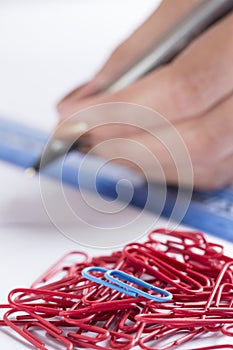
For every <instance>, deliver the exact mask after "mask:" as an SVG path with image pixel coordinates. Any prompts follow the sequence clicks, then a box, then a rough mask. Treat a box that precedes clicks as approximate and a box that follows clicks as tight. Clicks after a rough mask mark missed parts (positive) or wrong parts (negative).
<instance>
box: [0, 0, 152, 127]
mask: <svg viewBox="0 0 233 350" xmlns="http://www.w3.org/2000/svg"><path fill="white" fill-rule="evenodd" d="M158 3H159V1H158V0H111V1H109V0H40V1H32V0H0V117H7V118H10V119H13V120H18V121H20V122H23V123H25V124H28V125H33V126H35V127H36V128H39V129H45V130H50V129H51V127H52V126H53V125H54V124H55V121H56V111H55V104H56V102H57V101H58V100H59V99H60V98H61V97H63V95H64V94H66V93H67V92H69V91H70V90H71V89H73V88H74V87H76V86H77V85H79V84H81V83H83V82H84V81H86V80H88V79H90V78H91V77H92V75H93V74H94V73H95V72H96V71H97V70H98V69H99V67H100V66H101V65H102V64H103V62H104V61H105V59H106V58H107V57H108V55H109V54H110V53H111V51H112V50H113V49H114V47H115V46H116V45H117V44H119V43H120V42H121V41H122V40H123V39H124V38H125V37H127V36H128V35H129V34H130V33H131V32H132V31H133V30H134V29H135V27H137V26H138V25H139V24H140V23H141V22H142V21H143V20H144V19H145V18H146V17H147V16H148V15H149V14H150V13H151V12H152V11H153V10H154V9H155V7H156V5H157V4H158Z"/></svg>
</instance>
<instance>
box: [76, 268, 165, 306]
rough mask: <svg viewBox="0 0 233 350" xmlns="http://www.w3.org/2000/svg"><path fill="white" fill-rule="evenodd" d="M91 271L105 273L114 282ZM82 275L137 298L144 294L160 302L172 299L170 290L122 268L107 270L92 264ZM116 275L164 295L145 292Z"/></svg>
mask: <svg viewBox="0 0 233 350" xmlns="http://www.w3.org/2000/svg"><path fill="white" fill-rule="evenodd" d="M90 272H102V273H103V274H104V277H105V278H106V279H107V280H108V281H110V282H112V283H110V282H108V281H104V280H102V279H101V278H98V277H95V276H93V275H91V274H90ZM82 275H83V276H84V277H85V278H87V279H89V280H91V281H93V282H96V283H98V284H101V285H103V286H105V287H108V288H111V289H114V290H117V291H118V292H121V293H124V294H127V295H130V296H132V297H135V298H137V297H138V296H142V297H144V298H146V299H150V300H153V301H156V302H159V303H161V302H166V301H169V300H171V299H172V294H171V293H170V292H168V291H167V290H165V289H161V288H158V287H155V286H153V285H151V284H149V283H147V282H144V281H142V280H141V279H139V278H136V277H134V276H131V275H129V274H128V273H125V272H123V271H120V270H107V269H105V268H103V267H98V266H90V267H86V268H85V269H83V270H82ZM115 277H117V278H120V279H122V280H124V281H126V282H130V283H134V284H136V285H137V286H140V287H142V288H146V289H148V290H151V291H153V292H155V293H160V294H162V295H164V297H159V296H155V295H152V294H149V293H147V292H144V291H142V290H140V289H138V288H135V287H133V286H130V285H128V284H127V283H125V282H122V281H120V280H119V279H117V278H115Z"/></svg>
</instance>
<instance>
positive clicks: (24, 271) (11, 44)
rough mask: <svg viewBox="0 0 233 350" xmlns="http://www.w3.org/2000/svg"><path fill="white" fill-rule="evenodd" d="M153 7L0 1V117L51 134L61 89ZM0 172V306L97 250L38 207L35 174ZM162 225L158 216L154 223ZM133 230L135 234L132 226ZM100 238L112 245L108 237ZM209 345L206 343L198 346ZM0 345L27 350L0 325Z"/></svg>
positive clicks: (5, 168)
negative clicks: (70, 254)
mask: <svg viewBox="0 0 233 350" xmlns="http://www.w3.org/2000/svg"><path fill="white" fill-rule="evenodd" d="M155 3H157V1H154V2H151V1H149V0H148V1H145V0H122V1H119V0H112V1H111V2H109V1H108V0H98V1H92V0H79V1H76V0H70V1H69V2H67V1H65V0H59V1H55V2H54V1H52V0H47V1H42V2H38V3H34V2H33V4H32V2H30V1H27V0H20V1H19V0H17V1H13V0H12V1H8V0H2V1H1V6H2V8H1V11H0V12H1V13H0V17H1V18H0V44H1V64H0V76H1V79H0V96H1V102H0V114H1V115H3V116H4V117H6V116H9V118H10V119H15V120H18V121H21V122H24V123H26V124H29V125H33V126H35V127H37V128H40V129H44V130H50V128H51V127H52V125H53V124H54V123H55V121H56V113H55V109H54V105H55V103H56V101H58V100H59V98H60V97H61V96H62V95H63V94H64V93H65V92H66V91H69V90H70V89H72V88H73V87H75V86H76V85H78V84H79V83H81V82H83V81H85V80H86V79H88V78H90V77H91V76H92V74H93V73H94V72H95V71H96V70H97V69H98V67H99V66H100V65H101V64H102V63H103V61H104V60H105V58H106V57H107V56H108V55H109V53H110V51H111V50H112V49H113V47H114V46H115V45H116V44H117V43H118V42H120V41H121V40H122V39H123V38H124V37H125V36H127V35H128V33H129V32H130V31H132V30H133V28H135V27H136V25H137V24H138V23H140V22H141V21H142V19H143V18H144V17H145V16H146V15H147V14H148V13H149V12H150V11H151V10H152V9H153V8H154V7H155ZM119 23H120V25H119ZM0 169H1V170H0V179H1V181H0V193H1V196H0V244H1V252H0V281H1V292H0V303H1V302H6V296H7V294H8V292H9V291H10V290H11V289H13V288H16V287H28V286H29V285H30V284H31V282H32V281H33V280H34V279H35V278H36V277H37V276H38V275H40V274H41V273H42V272H43V271H44V270H45V269H46V268H48V267H49V266H50V264H52V263H53V262H54V261H56V260H57V259H58V258H59V257H60V256H61V255H63V254H64V253H65V252H67V251H70V250H74V249H77V250H80V249H81V250H85V251H87V252H88V253H89V254H90V255H97V254H102V253H103V251H102V250H99V249H91V248H87V247H83V246H79V245H78V244H77V243H75V242H73V241H71V240H69V239H68V238H67V237H65V236H64V235H62V234H61V233H60V232H59V230H58V229H57V228H56V227H55V226H54V225H53V224H52V223H51V221H50V220H49V217H48V215H47V213H46V210H45V207H44V206H43V203H42V199H41V193H40V186H39V181H38V178H37V177H36V178H34V179H28V178H27V177H26V176H25V174H24V173H23V171H22V169H19V168H17V167H14V166H12V165H9V164H6V163H3V162H0ZM46 181H48V184H49V188H50V189H49V191H51V195H53V196H54V203H56V210H57V220H60V221H62V222H66V221H67V220H68V219H67V217H66V216H65V214H64V213H61V211H59V202H57V201H56V186H57V185H55V184H53V182H52V181H51V180H46ZM66 191H67V195H68V196H69V198H70V200H74V201H76V203H78V202H79V201H81V198H80V194H79V193H78V191H76V190H75V189H70V188H69V189H68V188H67V190H66ZM94 200H95V196H93V201H94ZM86 210H87V209H85V208H82V209H81V211H80V213H79V214H80V215H81V214H82V215H83V216H84V217H87V216H88V211H86ZM138 212H139V210H138V209H136V208H127V210H125V211H124V213H123V214H122V217H121V220H122V222H123V221H124V220H125V218H126V217H127V218H128V217H134V216H135V215H137V214H138ZM82 215H81V216H82ZM91 220H92V224H96V225H100V226H101V225H102V224H103V221H104V222H105V225H106V226H108V225H109V226H111V224H112V221H111V220H112V218H111V217H110V216H108V215H106V217H105V218H104V219H103V218H102V217H101V220H100V217H99V215H98V213H96V215H93V216H92V217H91ZM152 220H154V215H153V214H151V213H147V214H145V215H144V216H143V220H142V222H141V225H142V226H141V227H142V229H143V227H145V225H146V224H147V223H148V224H149V223H151V221H152ZM100 221H101V222H100ZM165 223H166V222H165V221H164V220H163V219H161V220H160V222H159V223H158V225H160V226H162V225H163V224H165ZM67 225H74V227H75V229H77V232H79V234H80V236H82V235H83V237H84V236H85V237H89V239H90V240H91V238H92V237H93V236H92V235H93V227H91V226H90V225H88V224H85V222H83V221H82V220H75V222H67ZM135 229H136V226H135ZM137 229H140V227H138V223H137ZM133 231H134V229H133V226H132V227H131V230H128V231H125V232H123V236H124V239H125V240H126V241H127V240H131V239H132V237H133V235H134V232H133ZM120 233H121V230H120V229H119V231H118V234H120ZM119 237H120V236H119ZM105 239H109V243H111V235H109V236H108V237H107V236H106V237H105ZM211 239H212V240H215V241H217V242H220V243H223V244H225V242H222V241H221V240H217V239H215V238H213V237H211ZM122 243H123V241H122ZM226 251H227V253H229V254H232V252H233V245H232V244H230V243H227V244H226ZM105 252H107V250H105ZM214 336H215V335H214V334H213V335H212V336H211V340H213V339H214V340H215V341H216V344H217V343H219V344H221V343H223V342H228V343H230V341H231V339H230V340H228V339H226V338H225V339H224V337H222V338H221V339H220V338H218V337H216V338H214ZM208 342H209V340H208V339H207V340H206V341H205V344H208ZM0 344H1V349H4V350H13V349H17V350H21V349H32V347H31V346H30V345H28V344H27V343H26V342H25V341H24V340H22V339H20V338H19V337H18V336H17V335H16V334H13V333H12V332H11V331H10V330H9V329H7V328H3V327H0ZM198 344H199V343H196V344H195V346H198ZM201 345H204V344H203V343H200V346H201ZM57 349H58V348H57ZM180 349H181V347H180ZM183 349H185V347H184V348H183ZM186 350H187V349H186Z"/></svg>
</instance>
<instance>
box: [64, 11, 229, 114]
mask: <svg viewBox="0 0 233 350" xmlns="http://www.w3.org/2000/svg"><path fill="white" fill-rule="evenodd" d="M232 29H233V14H231V15H228V16H227V18H225V19H224V20H222V21H220V22H219V23H217V24H216V25H215V26H214V27H213V28H211V29H209V30H208V31H207V32H206V33H204V34H203V35H202V36H201V37H200V38H198V39H197V40H196V41H195V42H194V43H193V44H191V45H190V47H189V48H187V50H185V51H184V53H183V54H181V55H180V56H178V57H177V59H176V60H175V61H174V63H172V64H169V65H167V66H165V67H163V68H160V69H158V70H156V71H154V72H153V73H151V74H149V75H148V76H146V77H144V78H142V79H140V80H139V81H137V82H135V83H134V84H132V85H131V86H128V87H126V88H124V89H122V90H121V91H118V92H115V93H108V94H104V95H100V96H94V97H92V98H87V99H85V100H82V101H80V102H79V104H78V105H77V103H76V101H70V103H69V105H66V107H65V108H64V109H63V110H61V111H60V112H61V115H62V117H63V118H66V117H67V116H69V115H71V114H73V113H75V112H77V111H78V110H80V109H82V108H86V107H89V106H91V105H95V104H101V103H109V102H118V101H119V102H130V103H135V104H139V105H143V106H146V107H149V108H152V109H154V110H156V111H157V112H159V113H161V114H162V115H164V116H165V117H167V118H169V120H171V121H176V120H181V119H187V118H193V117H197V116H199V115H201V114H203V113H205V112H206V111H208V110H209V109H211V108H213V106H214V105H216V104H217V103H218V102H220V101H221V100H222V99H224V98H225V97H226V96H227V95H229V94H230V93H231V92H232V91H233V69H232V62H233V36H230V35H229V34H228V33H230V32H232ZM220 52H221V54H220Z"/></svg>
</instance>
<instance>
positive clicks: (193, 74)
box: [171, 12, 233, 118]
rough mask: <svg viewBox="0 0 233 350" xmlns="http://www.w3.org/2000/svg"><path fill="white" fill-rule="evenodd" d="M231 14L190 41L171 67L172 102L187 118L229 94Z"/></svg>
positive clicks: (232, 73)
mask: <svg viewBox="0 0 233 350" xmlns="http://www.w3.org/2000/svg"><path fill="white" fill-rule="evenodd" d="M232 32H233V13H232V12H231V13H230V14H229V15H228V16H226V17H225V18H224V19H222V20H221V21H219V22H217V23H216V24H215V25H213V26H212V27H211V28H210V29H208V30H207V31H206V32H204V33H203V34H202V35H201V36H200V37H198V38H197V39H196V40H194V41H193V43H191V44H190V45H189V47H188V48H187V49H186V50H184V51H183V52H182V53H181V54H180V55H179V56H178V57H177V58H176V59H175V60H174V61H173V62H172V64H171V69H172V70H173V74H174V75H175V79H174V85H173V90H172V101H173V103H174V104H176V112H178V113H179V114H180V116H182V117H185V118H189V117H193V116H197V115H200V114H201V113H204V112H205V111H207V110H208V109H210V108H212V107H213V106H214V105H216V104H217V103H218V102H219V101H221V100H222V99H224V98H225V97H226V96H227V95H229V94H231V93H232V91H233V69H232V62H233V36H232V35H229V33H232Z"/></svg>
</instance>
